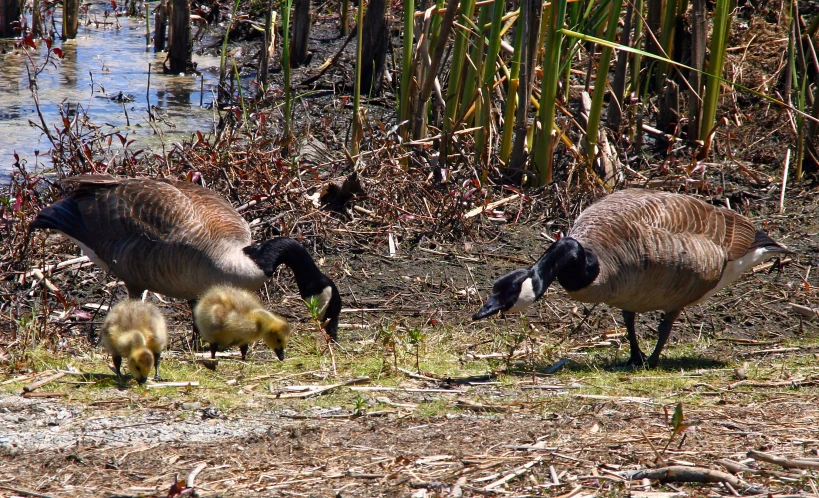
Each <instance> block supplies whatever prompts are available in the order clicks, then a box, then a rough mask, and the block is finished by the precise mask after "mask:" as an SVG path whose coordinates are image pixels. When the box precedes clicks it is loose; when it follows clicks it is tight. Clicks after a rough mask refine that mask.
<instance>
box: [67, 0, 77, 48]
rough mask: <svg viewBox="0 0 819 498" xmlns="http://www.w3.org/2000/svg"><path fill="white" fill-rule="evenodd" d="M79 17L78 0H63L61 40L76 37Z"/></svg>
mask: <svg viewBox="0 0 819 498" xmlns="http://www.w3.org/2000/svg"><path fill="white" fill-rule="evenodd" d="M79 19H80V0H63V40H73V39H74V38H76V37H77V25H78V24H79Z"/></svg>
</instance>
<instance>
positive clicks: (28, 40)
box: [23, 36, 37, 48]
mask: <svg viewBox="0 0 819 498" xmlns="http://www.w3.org/2000/svg"><path fill="white" fill-rule="evenodd" d="M23 44H24V45H28V46H29V47H31V48H37V44H36V43H34V37H32V36H26V37H23Z"/></svg>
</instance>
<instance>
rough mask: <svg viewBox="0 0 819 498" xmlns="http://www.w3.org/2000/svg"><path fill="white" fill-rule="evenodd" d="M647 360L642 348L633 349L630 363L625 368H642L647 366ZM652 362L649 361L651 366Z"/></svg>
mask: <svg viewBox="0 0 819 498" xmlns="http://www.w3.org/2000/svg"><path fill="white" fill-rule="evenodd" d="M646 358H647V356H646V355H645V353H643V352H642V351H641V350H640V348H632V350H631V356H630V357H629V359H628V361H627V362H626V364H625V365H624V366H626V367H633V368H642V367H644V366H646ZM650 363H651V361H650V360H649V364H650Z"/></svg>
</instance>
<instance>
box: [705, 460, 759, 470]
mask: <svg viewBox="0 0 819 498" xmlns="http://www.w3.org/2000/svg"><path fill="white" fill-rule="evenodd" d="M714 463H716V464H718V465H722V466H723V467H725V469H726V470H727V471H728V472H730V473H732V474H739V473H740V472H747V473H749V474H759V471H758V470H757V469H752V468H751V467H748V466H746V465H742V464H741V463H739V462H735V461H733V460H729V459H727V458H723V459H721V460H717V461H716V462H714Z"/></svg>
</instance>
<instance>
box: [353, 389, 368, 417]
mask: <svg viewBox="0 0 819 498" xmlns="http://www.w3.org/2000/svg"><path fill="white" fill-rule="evenodd" d="M353 403H355V408H353V415H364V413H366V411H367V399H366V398H364V397H363V396H361V393H356V396H355V400H353Z"/></svg>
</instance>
